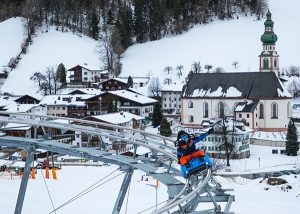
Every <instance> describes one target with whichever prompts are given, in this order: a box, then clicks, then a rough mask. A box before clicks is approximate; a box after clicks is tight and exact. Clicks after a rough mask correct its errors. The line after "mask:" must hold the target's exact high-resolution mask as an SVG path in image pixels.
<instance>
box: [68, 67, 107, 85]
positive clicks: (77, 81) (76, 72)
mask: <svg viewBox="0 0 300 214" xmlns="http://www.w3.org/2000/svg"><path fill="white" fill-rule="evenodd" d="M107 78H108V72H107V71H104V70H101V69H100V68H98V67H96V66H92V65H88V64H86V63H85V64H83V65H77V66H75V67H73V68H70V69H68V70H67V78H66V79H67V83H68V84H73V85H81V84H84V83H93V82H99V81H101V80H102V79H107Z"/></svg>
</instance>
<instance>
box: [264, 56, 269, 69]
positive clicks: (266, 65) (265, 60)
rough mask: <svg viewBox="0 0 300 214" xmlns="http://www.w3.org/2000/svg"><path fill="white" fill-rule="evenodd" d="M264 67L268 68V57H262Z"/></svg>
mask: <svg viewBox="0 0 300 214" xmlns="http://www.w3.org/2000/svg"><path fill="white" fill-rule="evenodd" d="M264 68H269V60H268V58H264Z"/></svg>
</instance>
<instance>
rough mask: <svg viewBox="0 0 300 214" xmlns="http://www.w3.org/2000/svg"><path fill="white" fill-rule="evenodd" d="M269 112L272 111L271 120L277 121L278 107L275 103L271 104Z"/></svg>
mask: <svg viewBox="0 0 300 214" xmlns="http://www.w3.org/2000/svg"><path fill="white" fill-rule="evenodd" d="M271 111H272V115H271V118H272V119H277V118H278V105H277V103H272V105H271Z"/></svg>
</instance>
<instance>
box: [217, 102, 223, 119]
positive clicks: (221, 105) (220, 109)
mask: <svg viewBox="0 0 300 214" xmlns="http://www.w3.org/2000/svg"><path fill="white" fill-rule="evenodd" d="M218 107H219V118H223V117H224V103H223V102H219V106H218Z"/></svg>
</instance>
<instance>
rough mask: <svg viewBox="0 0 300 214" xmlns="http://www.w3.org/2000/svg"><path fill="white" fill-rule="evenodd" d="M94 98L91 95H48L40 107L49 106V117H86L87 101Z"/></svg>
mask: <svg viewBox="0 0 300 214" xmlns="http://www.w3.org/2000/svg"><path fill="white" fill-rule="evenodd" d="M93 96H94V95H91V94H78V95H71V94H60V95H47V96H45V97H44V99H42V101H41V102H40V105H45V106H47V115H51V116H69V117H84V116H86V104H85V100H86V99H88V98H91V97H93Z"/></svg>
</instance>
